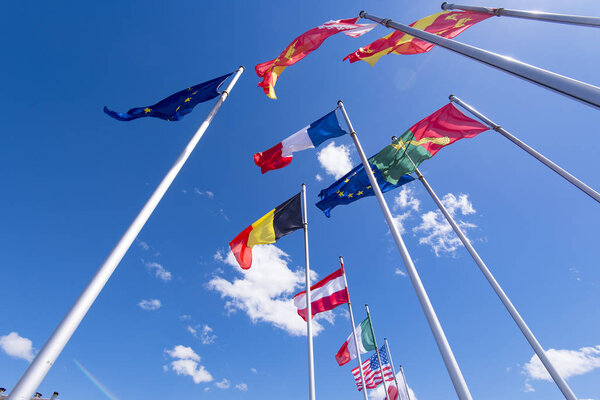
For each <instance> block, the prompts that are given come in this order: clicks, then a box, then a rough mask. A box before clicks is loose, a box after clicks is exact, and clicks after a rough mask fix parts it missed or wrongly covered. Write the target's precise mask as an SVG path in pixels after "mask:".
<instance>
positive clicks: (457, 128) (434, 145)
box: [369, 103, 489, 185]
mask: <svg viewBox="0 0 600 400" xmlns="http://www.w3.org/2000/svg"><path fill="white" fill-rule="evenodd" d="M488 129H489V128H488V127H487V126H485V125H483V124H481V123H480V122H478V121H475V120H474V119H471V118H469V117H467V116H466V115H465V114H463V113H462V112H460V110H458V109H457V108H456V107H455V106H454V105H453V104H452V103H448V104H446V105H445V106H444V107H442V108H440V109H439V110H437V111H436V112H434V113H433V114H431V115H430V116H428V117H426V118H424V119H422V120H421V121H419V122H417V123H416V124H414V125H413V126H412V127H411V128H410V129H409V130H407V131H406V132H405V133H404V134H403V135H402V136H400V137H399V138H398V139H396V140H394V141H393V142H392V144H390V145H389V146H386V147H384V148H383V150H381V151H380V152H379V153H377V154H376V155H374V156H373V157H371V159H369V162H370V163H371V164H373V165H374V166H376V167H377V168H378V169H379V171H381V174H382V175H383V178H384V179H385V180H386V181H387V182H389V183H391V184H393V185H396V184H397V183H398V182H399V181H400V180H401V179H402V178H403V177H404V175H406V174H410V173H411V172H413V171H414V170H415V169H416V168H417V167H418V166H419V165H420V164H421V163H422V162H423V161H425V160H427V159H429V158H431V157H433V156H434V155H435V154H436V153H437V152H438V151H440V150H441V149H442V148H443V147H445V146H448V145H449V144H452V143H454V142H456V141H457V140H460V139H463V138H472V137H474V136H476V135H478V134H480V133H481V132H484V131H487V130H488Z"/></svg>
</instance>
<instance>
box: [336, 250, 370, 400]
mask: <svg viewBox="0 0 600 400" xmlns="http://www.w3.org/2000/svg"><path fill="white" fill-rule="evenodd" d="M340 265H341V266H342V272H343V273H344V285H346V296H348V311H349V312H350V323H351V324H352V336H353V337H354V346H356V358H357V359H358V370H359V371H360V381H361V382H362V386H363V395H364V397H365V400H369V396H368V395H367V385H366V383H365V375H364V373H363V369H362V360H361V358H360V350H359V348H358V336H356V327H355V326H354V313H352V303H351V302H350V290H349V289H348V281H347V280H346V267H345V266H344V259H343V258H342V256H340Z"/></svg>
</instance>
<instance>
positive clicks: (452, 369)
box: [338, 100, 472, 400]
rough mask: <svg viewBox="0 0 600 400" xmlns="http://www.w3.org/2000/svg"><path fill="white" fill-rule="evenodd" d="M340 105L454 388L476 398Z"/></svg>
mask: <svg viewBox="0 0 600 400" xmlns="http://www.w3.org/2000/svg"><path fill="white" fill-rule="evenodd" d="M338 106H339V107H340V109H341V111H342V113H343V114H344V119H345V120H346V124H347V125H348V129H349V130H350V136H352V140H353V141H354V145H355V146H356V150H357V151H358V154H359V156H360V159H361V161H362V163H363V166H364V167H365V172H366V173H367V176H368V177H369V181H370V183H371V186H372V187H373V191H374V192H375V196H376V197H377V201H378V202H379V206H380V207H381V211H382V212H383V216H384V217H385V220H386V222H387V224H388V227H389V228H390V232H391V233H392V236H393V238H394V241H395V242H396V246H397V247H398V251H399V252H400V256H401V257H402V261H403V262H404V266H405V267H406V272H407V273H408V276H409V277H410V281H411V283H412V285H413V288H414V289H415V292H416V294H417V298H418V299H419V303H420V304H421V308H422V309H423V312H424V313H425V317H426V318H427V322H428V323H429V328H430V329H431V333H432V334H433V337H434V338H435V342H436V344H437V346H438V349H439V350H440V353H441V355H442V359H443V360H444V364H445V365H446V369H447V370H448V374H449V375H450V379H451V380H452V384H453V385H454V390H456V394H457V395H458V398H459V399H460V400H472V396H471V393H470V392H469V388H468V386H467V383H466V382H465V378H464V377H463V375H462V372H461V371H460V368H459V366H458V363H457V362H456V359H455V358H454V354H453V353H452V349H451V348H450V344H449V343H448V339H446V335H445V334H444V330H443V329H442V326H441V325H440V321H439V320H438V318H437V315H436V314H435V310H434V309H433V306H432V305H431V301H430V300H429V296H428V295H427V292H426V291H425V288H424V287H423V283H422V282H421V278H420V277H419V274H418V272H417V269H416V268H415V266H414V264H413V261H412V258H411V257H410V254H409V253H408V250H407V249H406V245H405V244H404V241H403V240H402V236H401V235H400V232H398V228H397V227H396V224H395V223H394V218H393V217H392V213H391V212H390V209H389V207H388V205H387V203H386V201H385V198H384V197H383V193H381V189H380V188H379V184H378V183H377V180H376V179H375V175H373V171H372V170H371V167H370V165H369V161H368V160H367V157H366V156H365V152H364V151H363V149H362V146H361V145H360V142H359V141H358V136H357V135H356V132H355V131H354V128H353V127H352V123H351V122H350V118H348V113H346V109H345V108H344V103H342V101H341V100H340V101H338Z"/></svg>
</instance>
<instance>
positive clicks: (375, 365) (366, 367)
mask: <svg viewBox="0 0 600 400" xmlns="http://www.w3.org/2000/svg"><path fill="white" fill-rule="evenodd" d="M379 356H380V357H381V365H382V366H383V374H384V376H385V380H386V381H388V382H389V381H393V380H394V373H393V372H392V367H391V365H390V360H389V358H388V355H387V351H386V350H385V346H382V347H381V348H380V349H379ZM362 370H363V374H364V376H365V385H367V389H375V388H376V387H377V386H379V385H380V384H381V383H382V382H383V378H382V377H381V370H380V369H379V360H378V359H377V353H375V354H373V355H372V356H371V357H369V359H368V360H366V361H364V362H363V363H362ZM352 375H354V381H355V382H356V386H357V387H358V390H359V391H361V390H363V386H362V382H361V381H360V371H359V370H358V367H356V368H354V369H353V370H352Z"/></svg>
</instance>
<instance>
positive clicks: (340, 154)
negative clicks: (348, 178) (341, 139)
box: [317, 141, 352, 179]
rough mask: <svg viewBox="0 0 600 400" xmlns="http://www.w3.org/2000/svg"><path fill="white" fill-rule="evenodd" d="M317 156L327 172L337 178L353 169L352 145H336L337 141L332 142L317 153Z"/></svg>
mask: <svg viewBox="0 0 600 400" xmlns="http://www.w3.org/2000/svg"><path fill="white" fill-rule="evenodd" d="M317 158H318V159H319V163H321V167H323V168H324V169H325V172H327V173H328V174H329V175H333V176H334V177H335V179H339V178H341V177H342V176H344V175H345V174H346V173H348V172H349V171H350V170H351V169H352V160H350V147H349V146H346V145H344V144H341V145H339V146H336V145H335V142H333V141H332V142H330V143H329V144H328V145H327V146H325V147H324V148H323V150H321V151H319V152H318V153H317Z"/></svg>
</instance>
